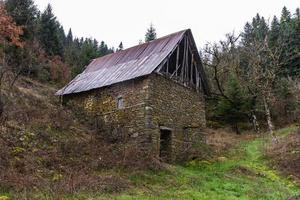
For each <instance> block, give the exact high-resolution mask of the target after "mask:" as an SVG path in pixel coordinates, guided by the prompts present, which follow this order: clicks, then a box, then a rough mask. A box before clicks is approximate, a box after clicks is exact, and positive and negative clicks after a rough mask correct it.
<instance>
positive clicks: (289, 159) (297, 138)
mask: <svg viewBox="0 0 300 200" xmlns="http://www.w3.org/2000/svg"><path fill="white" fill-rule="evenodd" d="M265 154H266V156H267V157H268V158H269V159H270V162H271V165H272V166H274V168H277V169H279V170H280V171H281V172H282V173H283V174H284V175H286V176H288V177H289V178H291V179H294V180H296V182H297V183H298V184H299V185H300V131H299V129H298V130H294V131H293V132H292V133H291V134H289V135H287V136H283V137H280V138H278V142H273V143H271V144H270V145H268V146H267V147H266V149H265Z"/></svg>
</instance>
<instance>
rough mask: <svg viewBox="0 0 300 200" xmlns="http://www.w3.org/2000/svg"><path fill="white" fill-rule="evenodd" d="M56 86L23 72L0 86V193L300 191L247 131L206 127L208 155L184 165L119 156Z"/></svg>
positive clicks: (249, 194) (126, 195)
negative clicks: (139, 164) (63, 101)
mask: <svg viewBox="0 0 300 200" xmlns="http://www.w3.org/2000/svg"><path fill="white" fill-rule="evenodd" d="M55 91H56V88H55V87H53V86H49V85H44V84H41V83H39V82H36V81H34V80H31V79H28V78H21V79H20V80H19V81H18V82H17V83H16V85H15V87H13V88H12V89H10V88H9V87H8V86H6V87H5V90H4V96H5V102H6V104H5V105H6V106H5V118H4V120H3V121H2V125H1V126H0V130H1V132H0V199H5V200H6V199H33V200H34V199H42V200H43V199H95V200H96V199H230V200H231V199H272V200H273V199H287V198H289V197H293V196H297V195H300V189H299V187H297V184H299V183H298V182H297V181H295V179H286V178H284V177H283V176H281V175H279V174H280V173H279V172H278V171H276V170H275V169H272V168H271V167H270V165H269V163H270V162H271V163H272V162H276V163H278V160H276V159H274V158H273V157H271V156H270V157H269V158H268V159H269V160H267V159H266V158H265V156H264V153H263V151H264V148H263V147H264V146H265V145H264V144H268V141H266V140H265V139H262V138H259V137H254V136H253V135H251V134H249V135H242V136H237V135H235V134H230V133H228V131H225V130H208V131H207V134H208V135H207V142H208V144H209V145H210V151H211V152H212V153H213V154H212V155H210V156H208V157H207V159H205V160H195V161H191V162H190V163H188V164H186V165H185V166H179V165H176V166H173V165H166V164H159V167H160V170H157V169H156V170H155V169H154V170H142V169H139V168H136V165H135V164H134V163H132V162H129V161H130V160H126V159H125V158H124V157H123V149H122V148H121V147H120V144H111V143H109V142H105V141H104V140H103V139H102V138H101V137H100V136H99V134H98V133H97V131H96V129H95V127H93V126H92V124H93V123H92V121H91V119H89V118H88V117H86V116H85V115H84V114H83V113H82V112H81V111H80V110H78V109H75V108H73V109H70V108H69V107H61V106H60V103H59V99H58V98H57V97H55V96H54V95H53V94H54V93H55ZM294 130H295V129H293V131H294ZM290 132H292V131H291V130H290V129H288V131H285V135H290V134H289V133H290ZM279 144H281V143H279ZM297 144H298V143H297ZM297 144H296V145H294V146H293V149H294V151H296V150H297V148H298V146H297ZM292 151H293V150H291V149H290V150H289V152H292ZM278 166H279V169H281V168H280V166H281V165H280V164H278ZM284 174H286V173H284ZM286 175H289V174H286Z"/></svg>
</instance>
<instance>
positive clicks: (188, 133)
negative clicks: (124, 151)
mask: <svg viewBox="0 0 300 200" xmlns="http://www.w3.org/2000/svg"><path fill="white" fill-rule="evenodd" d="M120 97H122V98H123V100H124V108H122V109H118V108H117V101H118V98H120ZM68 99H72V100H75V101H73V102H76V105H77V106H79V107H82V108H83V109H84V110H85V112H86V113H87V114H88V115H89V116H90V117H95V118H100V119H101V121H102V122H103V123H102V124H101V126H102V128H103V130H106V131H104V132H106V134H109V135H108V137H110V134H115V133H116V132H118V131H119V132H120V130H122V131H121V132H122V134H126V138H127V140H128V139H129V141H130V144H131V145H136V146H137V147H138V148H139V149H141V150H142V151H143V152H147V153H150V154H151V155H155V156H158V155H159V152H160V129H161V128H162V127H164V128H167V129H168V130H169V131H171V141H170V142H171V147H172V148H171V149H170V151H171V152H170V156H169V158H168V159H167V161H169V162H172V161H175V160H183V159H188V158H191V157H192V156H193V154H194V153H193V152H194V149H197V148H195V147H197V145H198V143H199V142H200V143H201V135H202V134H201V131H202V128H203V127H205V109H204V98H203V95H202V94H200V93H197V92H196V91H194V90H192V89H189V88H186V87H184V86H182V85H180V84H178V83H175V82H174V81H172V80H170V79H168V78H165V77H163V76H161V75H157V74H152V75H150V76H148V77H144V78H139V79H135V80H130V81H126V82H123V83H119V84H115V85H112V86H109V87H105V88H101V89H96V90H93V91H90V92H85V93H80V94H76V95H71V96H68ZM107 130H109V131H107ZM117 137H121V135H118V133H117ZM122 138H124V135H123V136H122Z"/></svg>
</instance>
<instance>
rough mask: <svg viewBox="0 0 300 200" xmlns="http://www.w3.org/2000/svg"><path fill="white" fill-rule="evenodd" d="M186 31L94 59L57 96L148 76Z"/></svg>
mask: <svg viewBox="0 0 300 200" xmlns="http://www.w3.org/2000/svg"><path fill="white" fill-rule="evenodd" d="M186 31H187V30H183V31H180V32H177V33H173V34H171V35H168V36H165V37H162V38H159V39H156V40H153V41H150V42H147V43H144V44H141V45H137V46H134V47H131V48H128V49H125V50H122V51H118V52H116V53H113V54H109V55H106V56H103V57H100V58H97V59H94V60H93V61H92V62H91V63H90V64H89V65H88V66H87V67H86V69H85V70H84V71H83V72H82V73H81V74H79V75H78V76H76V77H75V78H74V79H73V80H72V81H71V82H70V83H69V84H67V85H66V86H65V87H64V88H62V89H60V90H59V91H58V92H57V93H56V95H66V94H72V93H79V92H84V91H88V90H92V89H96V88H101V87H104V86H108V85H112V84H115V83H119V82H123V81H126V80H131V79H134V78H137V77H141V76H145V75H149V74H151V73H152V72H153V71H154V70H155V69H156V68H157V67H158V66H159V65H160V64H161V62H162V61H163V60H164V59H165V58H166V57H167V56H168V55H169V54H170V53H171V52H172V50H173V49H174V48H175V47H176V45H177V44H178V42H180V40H181V38H182V37H183V35H184V33H185V32H186Z"/></svg>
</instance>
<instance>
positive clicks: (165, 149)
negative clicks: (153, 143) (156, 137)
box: [159, 129, 172, 161]
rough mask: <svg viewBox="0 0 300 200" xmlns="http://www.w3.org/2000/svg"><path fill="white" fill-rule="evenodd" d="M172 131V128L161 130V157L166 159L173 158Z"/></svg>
mask: <svg viewBox="0 0 300 200" xmlns="http://www.w3.org/2000/svg"><path fill="white" fill-rule="evenodd" d="M171 140H172V132H171V131H170V130H162V129H161V130H160V149H159V157H160V158H161V159H162V160H164V161H170V160H171V152H172V141H171Z"/></svg>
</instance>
